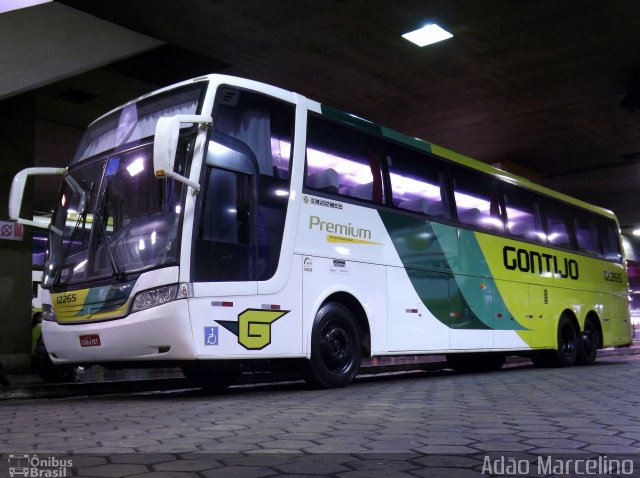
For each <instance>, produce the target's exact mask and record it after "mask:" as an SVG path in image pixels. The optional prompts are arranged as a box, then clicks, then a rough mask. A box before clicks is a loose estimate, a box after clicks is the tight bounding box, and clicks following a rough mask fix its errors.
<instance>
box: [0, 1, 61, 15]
mask: <svg viewBox="0 0 640 478" xmlns="http://www.w3.org/2000/svg"><path fill="white" fill-rule="evenodd" d="M51 1H53V0H4V1H3V2H2V3H0V13H5V12H10V11H11V10H19V9H21V8H27V7H33V6H35V5H40V4H41V3H49V2H51Z"/></svg>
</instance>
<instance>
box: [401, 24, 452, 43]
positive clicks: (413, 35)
mask: <svg viewBox="0 0 640 478" xmlns="http://www.w3.org/2000/svg"><path fill="white" fill-rule="evenodd" d="M451 37H453V35H452V34H451V33H449V32H448V31H446V30H445V29H443V28H442V27H440V26H439V25H436V24H435V23H430V24H429V25H426V26H424V27H422V28H420V29H418V30H414V31H412V32H409V33H405V34H404V35H402V38H405V39H407V40H409V41H410V42H412V43H415V44H416V45H418V46H426V45H431V44H432V43H437V42H439V41H442V40H447V39H449V38H451Z"/></svg>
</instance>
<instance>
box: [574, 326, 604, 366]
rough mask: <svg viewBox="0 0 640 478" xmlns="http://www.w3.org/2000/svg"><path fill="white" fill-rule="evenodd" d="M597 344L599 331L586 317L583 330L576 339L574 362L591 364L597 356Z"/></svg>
mask: <svg viewBox="0 0 640 478" xmlns="http://www.w3.org/2000/svg"><path fill="white" fill-rule="evenodd" d="M599 346H600V331H599V330H598V327H597V326H596V324H595V323H594V322H593V320H592V319H587V320H586V321H585V323H584V331H583V332H582V334H580V338H579V341H578V355H577V357H576V363H577V364H578V365H591V364H593V363H594V362H595V361H596V358H597V357H598V347H599Z"/></svg>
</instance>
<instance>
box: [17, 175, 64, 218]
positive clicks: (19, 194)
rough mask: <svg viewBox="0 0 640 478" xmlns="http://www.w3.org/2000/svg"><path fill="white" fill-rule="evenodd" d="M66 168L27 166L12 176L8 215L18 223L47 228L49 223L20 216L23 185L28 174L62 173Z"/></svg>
mask: <svg viewBox="0 0 640 478" xmlns="http://www.w3.org/2000/svg"><path fill="white" fill-rule="evenodd" d="M65 171H66V168H27V169H23V170H22V171H20V172H19V173H18V174H16V175H15V176H14V178H13V182H12V183H11V191H10V192H9V217H10V218H11V220H12V221H16V222H18V224H25V225H28V226H36V227H42V228H44V229H48V228H49V224H45V223H42V222H37V221H32V220H31V219H23V218H21V217H20V207H21V206H22V197H23V196H24V187H25V185H26V184H27V178H28V177H29V176H46V175H56V174H64V172H65Z"/></svg>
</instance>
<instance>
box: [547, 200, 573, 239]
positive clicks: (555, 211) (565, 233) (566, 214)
mask: <svg viewBox="0 0 640 478" xmlns="http://www.w3.org/2000/svg"><path fill="white" fill-rule="evenodd" d="M572 213H573V211H571V210H570V209H569V207H567V206H566V205H565V204H564V203H560V202H557V201H552V200H547V201H545V203H544V215H545V218H546V223H547V227H546V229H547V240H548V241H549V244H551V245H552V246H557V247H564V248H565V249H575V240H574V238H573V231H572V224H571V218H572V217H573V216H572Z"/></svg>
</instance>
